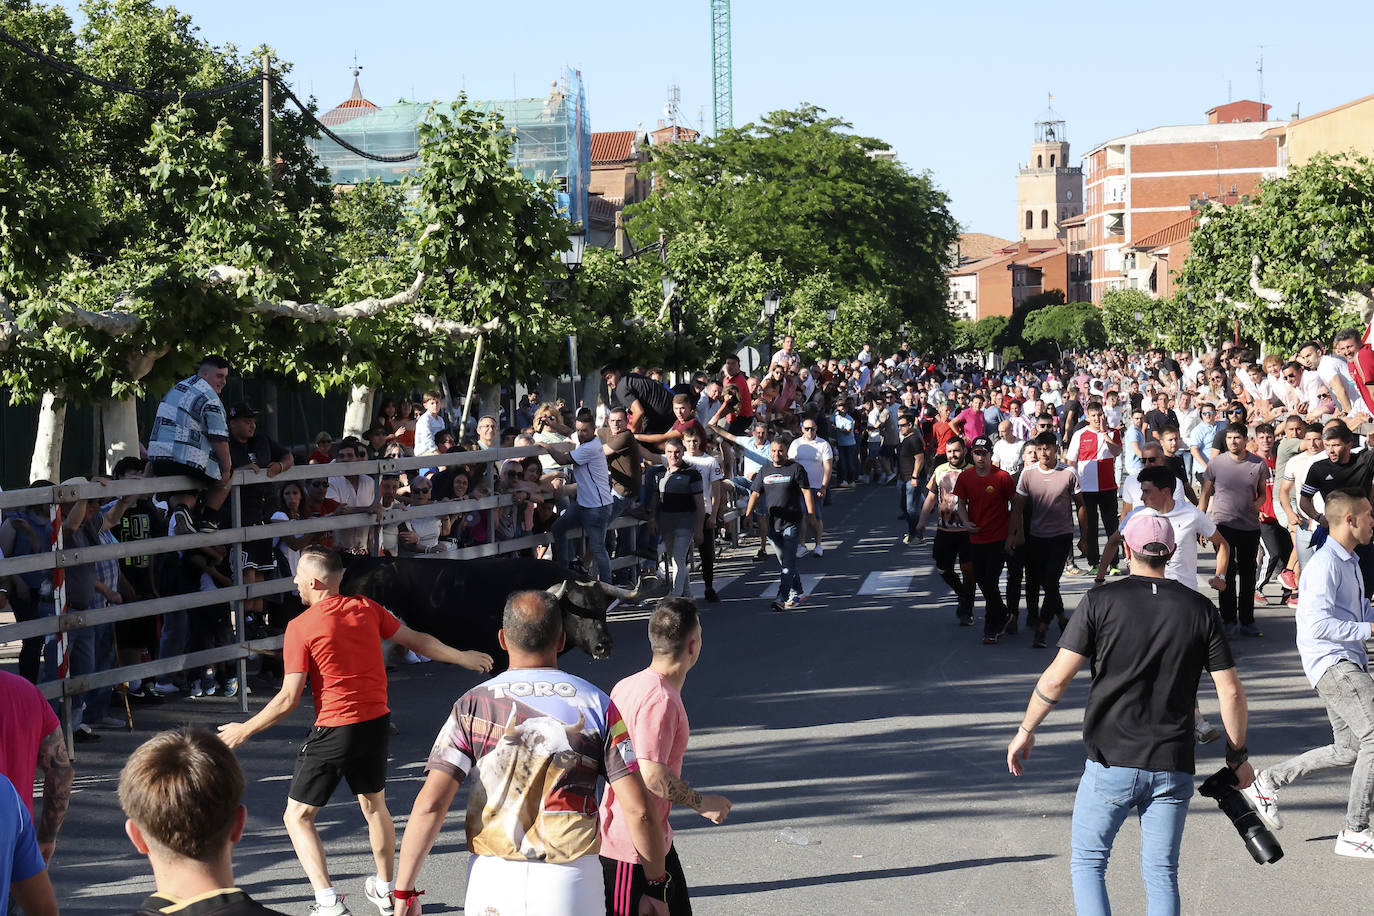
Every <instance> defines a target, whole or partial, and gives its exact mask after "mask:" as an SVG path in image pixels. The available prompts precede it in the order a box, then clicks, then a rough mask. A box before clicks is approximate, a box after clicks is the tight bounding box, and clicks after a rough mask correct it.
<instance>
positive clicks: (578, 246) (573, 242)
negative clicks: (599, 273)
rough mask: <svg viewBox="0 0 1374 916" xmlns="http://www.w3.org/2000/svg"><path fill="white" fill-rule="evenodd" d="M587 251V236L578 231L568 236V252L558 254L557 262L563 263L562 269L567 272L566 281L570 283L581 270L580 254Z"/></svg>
mask: <svg viewBox="0 0 1374 916" xmlns="http://www.w3.org/2000/svg"><path fill="white" fill-rule="evenodd" d="M586 249H587V236H586V234H585V233H583V232H581V231H579V232H576V233H574V234H573V235H570V236H568V250H567V251H563V252H560V253H559V255H558V258H559V260H561V261H562V262H563V268H564V269H565V270H566V271H567V272H568V280H569V281H571V280H572V279H573V278H575V277H576V276H577V272H578V271H579V270H581V269H582V254H583V252H585V251H586Z"/></svg>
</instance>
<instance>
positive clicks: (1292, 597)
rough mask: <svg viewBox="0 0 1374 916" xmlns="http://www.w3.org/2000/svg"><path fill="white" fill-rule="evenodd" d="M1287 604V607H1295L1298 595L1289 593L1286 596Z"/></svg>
mask: <svg viewBox="0 0 1374 916" xmlns="http://www.w3.org/2000/svg"><path fill="white" fill-rule="evenodd" d="M1287 604H1288V606H1289V607H1297V606H1298V596H1297V595H1296V594H1293V595H1289V596H1288V602H1287Z"/></svg>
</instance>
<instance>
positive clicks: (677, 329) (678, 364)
mask: <svg viewBox="0 0 1374 916" xmlns="http://www.w3.org/2000/svg"><path fill="white" fill-rule="evenodd" d="M659 280H660V281H662V283H663V298H664V299H665V300H666V301H667V303H668V315H669V317H670V318H671V319H672V322H673V384H677V383H678V382H680V381H682V358H681V356H680V355H679V347H678V341H679V339H680V338H681V337H682V297H681V296H679V295H678V294H677V281H676V280H674V279H673V276H672V274H670V273H668V272H667V271H666V270H665V271H664V272H663V273H661V274H659Z"/></svg>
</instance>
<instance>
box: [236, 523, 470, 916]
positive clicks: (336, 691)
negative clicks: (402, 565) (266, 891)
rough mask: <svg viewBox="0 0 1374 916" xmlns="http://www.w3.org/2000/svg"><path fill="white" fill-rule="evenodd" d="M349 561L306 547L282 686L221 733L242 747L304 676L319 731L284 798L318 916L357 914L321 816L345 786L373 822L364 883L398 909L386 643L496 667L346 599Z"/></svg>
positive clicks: (286, 711) (382, 905)
mask: <svg viewBox="0 0 1374 916" xmlns="http://www.w3.org/2000/svg"><path fill="white" fill-rule="evenodd" d="M342 579H343V561H342V560H341V559H340V557H339V555H338V554H337V553H335V552H334V551H333V550H330V549H329V548H327V547H319V546H313V547H307V548H305V549H304V550H302V551H301V556H300V560H299V561H298V563H297V564H296V579H295V582H296V589H297V591H299V592H300V598H301V604H302V605H304V606H305V611H304V613H302V614H301V615H300V616H299V617H297V618H296V619H294V620H292V621H291V622H290V623H289V624H287V625H286V641H285V645H284V646H283V648H282V662H283V667H284V668H285V675H284V676H283V677H282V683H281V690H280V691H279V692H278V693H277V695H276V696H275V697H273V698H272V699H271V700H270V701H269V702H268V703H267V705H266V706H264V707H263V708H262V710H261V711H259V712H258V714H257V715H256V716H253V718H251V719H249V720H248V721H247V722H231V723H228V724H226V725H221V726H220V727H219V735H220V738H222V739H223V740H224V743H225V744H227V745H229V747H231V748H234V747H238V746H239V745H241V744H243V743H244V742H245V741H247V740H248V739H249V738H251V737H252V736H254V735H256V734H257V733H258V732H261V731H265V730H266V729H268V728H271V727H272V726H273V725H276V724H277V723H278V722H280V721H281V720H282V719H284V718H286V717H287V716H288V715H290V714H291V712H292V711H293V710H294V709H295V708H296V707H297V706H298V705H299V704H300V701H301V694H302V693H304V691H305V682H306V677H307V676H308V677H309V679H310V692H311V694H312V695H313V696H314V698H315V725H314V727H313V728H312V729H311V730H310V734H309V736H308V737H307V738H306V740H305V741H304V742H302V744H301V747H300V751H299V752H298V753H297V755H296V767H295V771H294V772H293V773H292V776H291V788H290V790H289V791H288V792H287V801H286V816H285V821H286V833H287V836H289V837H290V838H291V845H292V847H293V848H294V849H295V850H296V858H298V859H299V860H300V862H301V867H302V868H304V869H305V874H306V877H307V878H309V879H310V885H311V887H312V888H314V891H315V903H314V905H313V906H312V907H311V908H310V912H311V913H312V914H314V916H346V914H348V913H350V912H351V911H350V910H349V909H348V907H347V906H345V905H344V902H343V898H342V897H340V896H339V895H338V893H337V892H336V891H335V890H334V886H333V884H332V882H331V881H330V879H329V870H328V867H327V866H326V864H325V854H324V843H323V842H322V841H321V840H320V834H319V832H318V831H317V830H316V829H315V818H316V816H317V815H318V814H319V813H320V809H321V808H323V807H324V806H325V805H326V804H327V803H328V802H329V797H330V796H331V795H333V794H334V790H335V789H336V788H337V787H338V785H339V782H340V781H341V780H347V782H348V788H349V791H351V792H352V793H353V794H354V795H356V796H357V797H358V804H359V806H360V807H361V808H362V812H363V817H364V818H365V819H366V820H367V830H368V837H369V839H370V840H371V843H372V858H373V861H374V862H375V863H376V865H377V874H376V876H375V877H369V878H368V879H367V882H366V883H365V884H364V886H363V893H364V894H365V895H366V897H367V899H368V900H370V901H371V902H372V903H373V904H375V905H376V906H377V908H378V909H379V910H381V911H382V913H383V914H389V913H391V912H392V908H393V901H392V899H391V889H392V886H393V883H392V866H393V865H394V864H395V859H396V828H395V826H394V825H393V823H392V820H391V812H390V811H388V810H387V807H386V753H387V742H388V740H389V739H390V737H391V712H390V710H389V709H388V708H387V702H386V699H387V690H386V687H387V681H386V665H385V663H384V662H383V660H382V640H384V639H389V640H391V641H392V642H394V643H396V644H398V645H401V646H405V647H406V648H407V649H409V650H411V651H412V652H415V653H417V654H419V655H424V656H427V657H429V658H432V659H435V660H436V661H441V662H448V663H450V664H454V665H461V666H463V667H464V668H469V669H471V670H473V671H490V670H491V664H492V662H491V656H490V655H487V654H486V653H485V652H476V651H472V652H462V651H459V650H458V649H454V648H452V647H450V646H447V645H445V644H444V643H441V642H440V641H439V640H437V639H435V638H434V637H433V636H430V635H429V634H428V633H419V632H416V631H415V630H412V629H410V627H407V626H406V625H404V624H403V623H401V622H400V621H399V620H397V619H396V618H395V617H394V616H392V614H391V612H390V611H388V610H387V609H386V608H384V607H382V606H381V605H380V604H378V603H377V602H375V601H373V600H371V599H370V598H364V597H362V596H354V595H340V594H339V582H340V581H341V580H342Z"/></svg>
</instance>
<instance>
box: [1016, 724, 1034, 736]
mask: <svg viewBox="0 0 1374 916" xmlns="http://www.w3.org/2000/svg"><path fill="white" fill-rule="evenodd" d="M1016 728H1017V730H1018V731H1023V732H1025V733H1026V734H1028V735H1029V734H1031V730H1030V729H1029V728H1026V726H1024V725H1018V726H1016Z"/></svg>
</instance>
